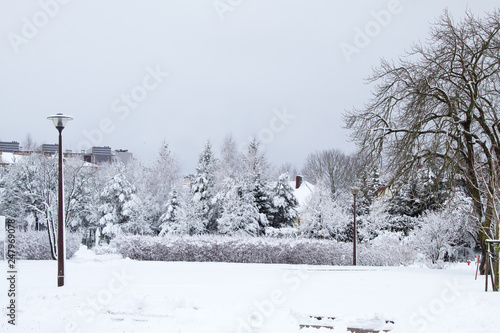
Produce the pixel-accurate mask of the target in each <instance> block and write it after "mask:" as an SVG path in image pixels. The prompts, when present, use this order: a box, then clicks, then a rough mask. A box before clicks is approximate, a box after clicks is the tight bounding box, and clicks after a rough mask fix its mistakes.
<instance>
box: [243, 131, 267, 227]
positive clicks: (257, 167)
mask: <svg viewBox="0 0 500 333" xmlns="http://www.w3.org/2000/svg"><path fill="white" fill-rule="evenodd" d="M243 161H244V172H245V177H247V183H248V184H249V192H250V193H251V195H252V196H253V199H254V202H255V204H256V205H257V208H258V210H259V213H260V214H262V215H264V216H265V217H266V218H265V219H261V222H260V227H261V229H262V230H264V229H265V228H266V227H267V226H268V225H269V221H268V217H270V216H271V207H272V199H271V194H270V192H271V189H270V186H269V173H270V166H269V162H268V161H267V158H266V156H265V154H264V153H263V152H261V151H260V143H259V142H258V141H257V139H253V140H252V141H251V142H250V143H249V145H248V151H247V153H246V155H244V156H243Z"/></svg>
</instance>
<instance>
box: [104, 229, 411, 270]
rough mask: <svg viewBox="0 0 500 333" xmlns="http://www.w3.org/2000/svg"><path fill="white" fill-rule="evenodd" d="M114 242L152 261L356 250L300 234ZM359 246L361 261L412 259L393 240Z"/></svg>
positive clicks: (305, 259)
mask: <svg viewBox="0 0 500 333" xmlns="http://www.w3.org/2000/svg"><path fill="white" fill-rule="evenodd" d="M111 246H112V247H114V248H116V250H117V251H118V253H120V254H121V255H122V256H123V257H128V258H130V259H135V260H151V261H191V262H230V263H265V264H305V265H351V264H352V253H353V247H352V243H339V242H336V241H334V240H315V239H300V238H299V239H276V238H259V237H256V238H238V237H224V236H169V237H152V236H122V237H119V238H116V239H114V240H113V241H112V242H111ZM358 247H359V252H358V253H359V254H358V263H359V264H361V265H370V266H384V265H401V264H408V263H410V262H411V261H412V260H413V259H412V256H411V255H406V254H405V252H404V249H403V248H402V247H401V246H400V247H397V246H396V244H394V243H393V244H392V245H391V247H390V248H387V247H383V246H382V247H381V246H380V245H377V246H372V245H371V244H360V245H358ZM388 251H391V252H394V253H387V252H388Z"/></svg>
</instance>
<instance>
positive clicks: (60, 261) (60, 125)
mask: <svg viewBox="0 0 500 333" xmlns="http://www.w3.org/2000/svg"><path fill="white" fill-rule="evenodd" d="M47 119H50V120H52V122H53V123H54V126H55V127H56V128H57V130H58V131H59V181H58V184H59V186H58V200H57V286H58V287H62V286H64V259H65V251H64V217H63V207H64V198H63V156H62V131H63V129H64V127H65V126H66V123H67V122H68V121H70V120H72V119H73V118H72V117H70V116H65V115H63V114H62V113H58V114H56V115H53V116H49V117H47Z"/></svg>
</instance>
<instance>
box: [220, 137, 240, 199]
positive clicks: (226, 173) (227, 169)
mask: <svg viewBox="0 0 500 333" xmlns="http://www.w3.org/2000/svg"><path fill="white" fill-rule="evenodd" d="M241 157H242V156H241V153H240V152H239V151H238V147H237V145H236V141H235V140H234V138H233V136H232V135H227V136H226V137H225V138H224V141H223V142H222V145H221V148H220V160H219V163H217V169H216V175H215V183H216V184H215V186H216V192H221V191H223V190H224V181H225V180H226V179H227V178H232V179H236V177H240V176H241V175H242V168H243V166H242V163H241Z"/></svg>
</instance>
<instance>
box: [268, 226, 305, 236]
mask: <svg viewBox="0 0 500 333" xmlns="http://www.w3.org/2000/svg"><path fill="white" fill-rule="evenodd" d="M265 236H266V237H272V238H297V237H298V236H299V229H297V228H295V227H285V228H273V227H267V228H266V229H265Z"/></svg>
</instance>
